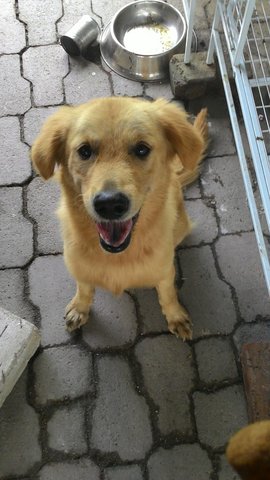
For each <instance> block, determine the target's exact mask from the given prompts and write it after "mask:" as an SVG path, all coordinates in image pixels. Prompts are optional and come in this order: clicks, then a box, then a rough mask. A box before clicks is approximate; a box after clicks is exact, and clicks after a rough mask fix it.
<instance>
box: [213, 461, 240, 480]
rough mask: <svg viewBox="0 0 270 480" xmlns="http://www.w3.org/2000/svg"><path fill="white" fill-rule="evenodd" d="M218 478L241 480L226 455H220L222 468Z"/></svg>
mask: <svg viewBox="0 0 270 480" xmlns="http://www.w3.org/2000/svg"><path fill="white" fill-rule="evenodd" d="M218 480H240V477H239V476H238V475H237V473H236V472H235V471H234V470H233V469H232V467H231V466H230V464H229V463H228V461H227V459H226V457H225V455H222V456H221V457H220V470H219V475H218Z"/></svg>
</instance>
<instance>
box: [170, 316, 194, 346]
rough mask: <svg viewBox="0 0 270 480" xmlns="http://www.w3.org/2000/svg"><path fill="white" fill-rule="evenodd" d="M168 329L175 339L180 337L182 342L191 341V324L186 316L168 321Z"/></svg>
mask: <svg viewBox="0 0 270 480" xmlns="http://www.w3.org/2000/svg"><path fill="white" fill-rule="evenodd" d="M168 327H169V330H170V332H171V333H173V334H174V335H176V337H181V338H182V340H184V342H185V341H186V340H192V323H191V320H190V318H189V316H188V314H186V315H185V316H181V318H178V319H175V320H170V321H168Z"/></svg>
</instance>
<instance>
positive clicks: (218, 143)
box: [208, 117, 235, 157]
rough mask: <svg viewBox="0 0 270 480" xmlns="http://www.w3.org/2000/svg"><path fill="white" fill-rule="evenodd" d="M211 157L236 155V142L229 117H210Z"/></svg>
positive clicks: (209, 151)
mask: <svg viewBox="0 0 270 480" xmlns="http://www.w3.org/2000/svg"><path fill="white" fill-rule="evenodd" d="M209 137H210V143H209V148H208V156H209V157H219V156H222V155H234V154H235V144H234V140H233V135H232V131H231V124H230V121H229V119H228V118H218V119H216V118H211V117H210V118H209Z"/></svg>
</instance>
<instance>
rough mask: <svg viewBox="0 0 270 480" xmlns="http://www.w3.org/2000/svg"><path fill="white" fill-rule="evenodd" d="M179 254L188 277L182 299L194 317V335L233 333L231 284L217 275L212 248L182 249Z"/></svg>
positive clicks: (233, 318)
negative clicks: (227, 283)
mask: <svg viewBox="0 0 270 480" xmlns="http://www.w3.org/2000/svg"><path fill="white" fill-rule="evenodd" d="M178 255H179V257H180V262H181V269H182V274H183V279H184V280H185V282H184V285H183V287H182V288H181V290H180V298H181V299H182V301H183V303H184V305H185V306H186V308H187V310H188V312H189V314H190V316H191V319H192V322H193V325H194V328H193V334H194V337H195V338H197V337H202V336H207V335H209V334H218V333H230V332H231V331H232V329H233V327H234V324H235V322H236V313H235V310H234V305H233V301H232V298H231V293H230V289H229V287H228V285H226V283H224V282H222V281H221V280H220V279H219V278H218V276H217V272H216V268H215V263H214V258H213V255H212V252H211V249H210V247H208V246H205V247H201V248H199V249H198V248H193V249H189V250H182V251H180V253H179V254H178ZM221 305H222V308H220V306H221Z"/></svg>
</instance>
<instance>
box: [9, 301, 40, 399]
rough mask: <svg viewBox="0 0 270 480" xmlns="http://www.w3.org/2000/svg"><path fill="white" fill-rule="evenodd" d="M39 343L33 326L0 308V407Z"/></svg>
mask: <svg viewBox="0 0 270 480" xmlns="http://www.w3.org/2000/svg"><path fill="white" fill-rule="evenodd" d="M39 343H40V334H39V331H38V329H37V328H36V327H35V326H34V325H32V324H31V323H29V322H27V321H26V320H23V319H21V318H19V317H17V316H16V315H13V314H12V313H10V312H8V311H7V310H4V309H3V308H0V407H1V406H2V404H3V403H4V400H5V399H6V397H7V396H8V395H9V393H10V392H11V390H12V388H13V387H14V385H15V383H16V382H17V380H18V378H19V377H20V376H21V374H22V372H23V370H24V369H25V367H26V365H27V363H28V360H29V359H30V358H31V357H32V355H33V354H34V353H35V351H36V349H37V348H38V346H39Z"/></svg>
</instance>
